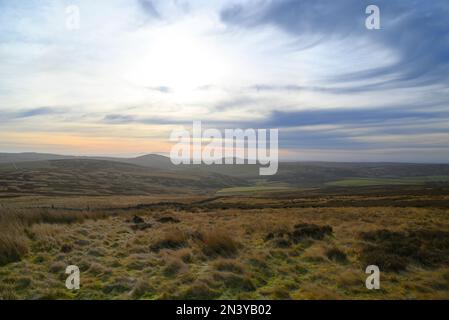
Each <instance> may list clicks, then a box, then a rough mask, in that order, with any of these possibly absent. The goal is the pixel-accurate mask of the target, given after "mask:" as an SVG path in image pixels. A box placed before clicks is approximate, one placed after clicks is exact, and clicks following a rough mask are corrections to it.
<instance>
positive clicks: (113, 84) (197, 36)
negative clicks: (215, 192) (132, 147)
mask: <svg viewBox="0 0 449 320" xmlns="http://www.w3.org/2000/svg"><path fill="white" fill-rule="evenodd" d="M68 4H72V3H68V2H65V1H50V0H42V1H27V2H20V1H12V0H6V1H0V61H1V63H0V101H1V102H0V116H1V119H0V126H1V128H0V130H1V131H2V134H3V136H4V137H10V141H9V142H8V143H6V142H5V139H6V138H3V142H4V143H3V144H2V145H3V146H11V145H14V143H19V140H20V141H21V142H20V143H21V144H23V143H24V142H23V141H25V140H26V139H28V138H29V136H27V138H26V139H25V138H23V139H22V138H20V139H19V138H14V137H19V136H20V134H22V132H27V133H29V134H32V133H33V132H34V133H35V136H36V137H44V136H45V137H46V138H45V139H43V140H45V143H44V142H42V145H40V146H39V139H37V138H36V139H33V140H32V141H33V142H32V143H30V144H27V145H26V146H27V148H28V149H31V151H32V150H33V149H36V150H40V151H42V150H43V149H45V148H47V149H46V151H49V152H53V151H57V150H59V149H57V148H56V149H52V147H51V141H52V140H51V139H50V138H48V137H49V136H50V133H52V132H57V133H60V134H64V133H66V134H68V135H70V137H71V138H70V139H67V141H69V140H70V141H78V140H77V138H75V136H78V137H82V139H81V138H80V139H79V141H96V140H95V137H98V136H101V137H103V138H104V139H106V138H107V137H110V140H111V141H113V140H114V139H118V138H120V137H127V138H126V139H129V140H126V141H131V140H132V138H133V137H139V139H140V138H142V137H147V136H148V137H150V136H151V137H156V138H157V139H158V140H164V135H167V132H168V131H169V129H171V128H175V127H179V126H189V125H190V124H191V123H192V121H193V120H202V121H203V123H204V125H205V126H215V127H218V128H226V127H242V128H248V127H253V128H260V127H277V128H280V146H281V148H283V149H284V150H288V152H289V153H290V154H292V155H295V156H298V158H301V159H302V158H304V157H305V158H307V157H306V156H305V154H306V153H308V154H309V155H310V157H313V156H316V157H319V158H320V159H328V160H332V157H335V159H336V160H342V159H344V158H345V157H348V158H350V157H351V156H354V157H355V155H356V154H357V157H358V158H359V159H362V158H363V159H365V158H369V157H373V155H375V154H376V155H377V156H376V157H375V159H376V160H379V159H383V160H401V159H402V158H403V159H408V158H409V157H410V156H413V155H415V156H416V157H418V156H420V157H421V156H422V154H421V153H420V150H427V151H425V153H426V158H425V159H427V160H429V161H431V160H432V157H433V154H435V157H434V158H435V159H438V161H441V160H442V159H445V161H449V146H446V145H445V143H446V142H447V139H446V137H447V136H449V133H448V127H447V125H445V123H447V120H448V119H449V20H448V19H447V16H449V3H448V2H447V1H445V0H435V1H405V0H404V1H402V0H400V1H388V0H378V1H376V2H375V4H376V5H378V6H379V7H380V10H381V30H374V31H373V30H371V31H370V30H367V29H366V28H365V18H366V16H367V15H366V14H365V8H366V6H367V5H368V4H372V3H371V1H367V0H342V1H326V0H278V1H271V0H248V1H244V0H233V1H232V2H230V1H226V0H218V1H188V0H185V1H179V0H164V1H162V0H98V1H89V0H78V1H76V2H75V4H76V5H78V7H79V9H80V18H81V20H80V29H79V30H76V31H70V30H68V29H66V28H65V22H66V18H67V16H66V11H65V7H66V5H68ZM53 106H64V107H53ZM147 131H148V133H147V134H146V133H145V132H147ZM5 133H8V135H5ZM47 133H48V135H47ZM156 133H157V134H156ZM167 137H168V136H167ZM88 138H89V139H88ZM136 139H137V138H136ZM28 140H29V139H28ZM30 141H31V140H30ZM61 141H62V140H61ZM61 141H60V143H62V142H61ZM139 141H140V140H139ZM77 143H78V142H77ZM23 145H24V148H25V144H23ZM44 145H45V146H44ZM105 145H106V144H105ZM107 145H108V146H113V144H107ZM33 146H34V147H33ZM60 147H61V145H60V144H59V147H58V148H60ZM8 148H9V147H8ZM76 148H77V152H78V153H79V152H81V149H82V147H81V145H77V147H76ZM86 148H87V147H86ZM105 148H106V147H105ZM128 149H129V148H127V150H128ZM430 149H431V150H433V151H432V152H434V153H429V152H428V150H430ZM388 150H389V151H388ZM391 150H394V151H391ZM24 151H26V150H24ZM128 151H129V150H128ZM148 151H151V150H148ZM157 151H160V149H158V150H157ZM163 151H167V150H163ZM112 152H113V153H117V151H113V150H112ZM423 153H424V151H423ZM401 154H402V156H401ZM364 155H366V156H364ZM368 155H369V156H368ZM401 157H402V158H401ZM422 157H423V156H422ZM422 159H424V158H422Z"/></svg>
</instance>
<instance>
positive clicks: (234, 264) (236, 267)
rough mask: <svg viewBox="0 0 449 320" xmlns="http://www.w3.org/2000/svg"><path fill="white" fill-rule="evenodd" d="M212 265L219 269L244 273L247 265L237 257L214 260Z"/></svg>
mask: <svg viewBox="0 0 449 320" xmlns="http://www.w3.org/2000/svg"><path fill="white" fill-rule="evenodd" d="M212 266H213V267H214V268H215V269H216V270H218V271H228V272H233V273H237V274H242V273H243V271H244V269H245V266H244V265H243V264H242V263H240V262H239V261H237V260H235V259H218V260H216V261H214V263H213V264H212Z"/></svg>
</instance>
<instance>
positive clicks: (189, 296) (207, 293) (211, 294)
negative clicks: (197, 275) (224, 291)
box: [176, 281, 220, 300]
mask: <svg viewBox="0 0 449 320" xmlns="http://www.w3.org/2000/svg"><path fill="white" fill-rule="evenodd" d="M219 296H220V292H218V291H216V290H214V289H211V288H210V287H209V286H208V285H207V284H206V283H204V282H202V281H197V282H195V283H194V284H193V285H192V286H191V287H189V288H187V289H185V290H183V291H182V292H181V293H180V294H179V295H178V296H177V297H176V298H177V299H181V300H211V299H216V298H218V297H219Z"/></svg>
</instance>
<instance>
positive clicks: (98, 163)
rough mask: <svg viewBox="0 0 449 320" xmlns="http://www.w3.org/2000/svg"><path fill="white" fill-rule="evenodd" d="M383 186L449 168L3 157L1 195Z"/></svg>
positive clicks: (438, 178)
mask: <svg viewBox="0 0 449 320" xmlns="http://www.w3.org/2000/svg"><path fill="white" fill-rule="evenodd" d="M416 178H417V179H416ZM367 179H368V180H367ZM369 179H371V180H369ZM397 179H399V180H397ZM383 183H385V184H416V183H421V184H435V183H436V184H448V183H449V164H411V163H337V162H285V163H280V164H279V171H278V173H277V174H276V175H273V176H259V166H258V165H211V166H207V165H179V166H176V165H173V164H172V163H171V161H170V159H169V158H168V157H164V156H161V155H153V154H149V155H144V156H140V157H136V158H114V157H76V156H63V155H55V154H40V153H20V154H7V153H0V196H5V195H24V194H30V195H31V194H90V195H96V194H154V193H192V192H194V193H201V192H205V193H209V192H213V191H214V190H215V191H217V190H220V189H222V188H234V187H244V186H254V185H257V187H258V188H262V187H263V186H264V185H268V187H269V188H273V187H275V188H278V187H282V188H285V187H286V186H287V187H288V186H290V187H292V188H297V187H300V188H301V187H332V186H358V185H370V184H371V185H378V184H383Z"/></svg>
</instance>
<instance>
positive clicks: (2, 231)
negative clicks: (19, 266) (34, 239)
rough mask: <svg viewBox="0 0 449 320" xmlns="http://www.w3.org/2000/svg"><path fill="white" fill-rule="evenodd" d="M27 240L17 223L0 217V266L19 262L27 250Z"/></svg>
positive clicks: (21, 227)
mask: <svg viewBox="0 0 449 320" xmlns="http://www.w3.org/2000/svg"><path fill="white" fill-rule="evenodd" d="M28 246H29V240H28V239H27V237H26V236H25V233H24V228H23V226H22V225H21V224H20V222H19V221H16V220H14V219H13V220H12V221H7V220H6V219H5V218H1V217H0V266H3V265H6V264H8V263H11V262H17V261H20V259H21V258H22V256H24V255H26V254H27V253H28V250H29V247H28Z"/></svg>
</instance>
